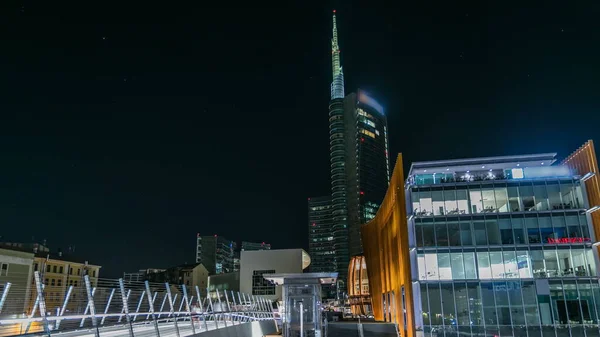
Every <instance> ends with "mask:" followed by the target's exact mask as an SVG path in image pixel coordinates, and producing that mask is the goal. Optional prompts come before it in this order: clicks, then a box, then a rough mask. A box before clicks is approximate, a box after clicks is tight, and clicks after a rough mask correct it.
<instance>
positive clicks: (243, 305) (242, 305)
mask: <svg viewBox="0 0 600 337" xmlns="http://www.w3.org/2000/svg"><path fill="white" fill-rule="evenodd" d="M238 301H239V302H240V309H241V311H242V318H243V320H244V322H248V321H249V319H248V313H247V310H246V301H242V294H240V292H239V291H238Z"/></svg>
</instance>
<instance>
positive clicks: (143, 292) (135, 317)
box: [133, 290, 146, 322]
mask: <svg viewBox="0 0 600 337" xmlns="http://www.w3.org/2000/svg"><path fill="white" fill-rule="evenodd" d="M144 295H146V290H144V291H142V296H140V300H139V301H138V305H137V308H136V309H135V315H133V321H134V322H135V321H136V320H137V317H138V312H140V307H141V306H142V300H144Z"/></svg>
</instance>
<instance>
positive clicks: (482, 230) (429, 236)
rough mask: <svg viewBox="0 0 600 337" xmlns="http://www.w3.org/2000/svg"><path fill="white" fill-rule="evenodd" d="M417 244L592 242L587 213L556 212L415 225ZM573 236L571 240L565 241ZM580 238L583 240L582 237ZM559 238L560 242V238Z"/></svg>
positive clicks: (421, 245)
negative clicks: (568, 213) (534, 215)
mask: <svg viewBox="0 0 600 337" xmlns="http://www.w3.org/2000/svg"><path fill="white" fill-rule="evenodd" d="M415 237H416V245H417V247H443V246H473V245H477V246H479V245H483V246H487V245H501V244H540V243H543V244H556V243H557V242H561V241H565V242H570V243H578V242H579V243H582V242H589V241H591V237H590V232H589V228H588V225H587V219H586V216H585V215H566V216H565V215H564V214H563V213H561V214H558V215H557V214H553V215H552V216H549V214H548V215H545V216H539V217H520V218H517V217H512V218H509V217H506V218H498V219H485V220H466V221H448V222H435V223H425V222H417V223H416V224H415ZM565 238H572V240H563V239H565ZM579 239H580V240H579ZM557 240H558V241H557Z"/></svg>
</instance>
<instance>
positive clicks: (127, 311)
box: [119, 278, 134, 337]
mask: <svg viewBox="0 0 600 337" xmlns="http://www.w3.org/2000/svg"><path fill="white" fill-rule="evenodd" d="M119 288H120V289H121V298H122V300H123V311H124V312H125V318H126V319H127V325H128V326H129V337H134V335H133V325H132V323H131V317H129V307H128V304H127V302H128V301H129V295H130V294H131V289H129V291H127V294H125V285H124V284H123V279H122V278H120V279H119ZM119 321H120V318H119Z"/></svg>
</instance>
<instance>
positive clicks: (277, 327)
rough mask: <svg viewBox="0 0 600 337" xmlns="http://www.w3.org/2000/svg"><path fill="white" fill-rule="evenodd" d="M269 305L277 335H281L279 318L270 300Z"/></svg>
mask: <svg viewBox="0 0 600 337" xmlns="http://www.w3.org/2000/svg"><path fill="white" fill-rule="evenodd" d="M267 303H268V305H269V310H271V313H272V314H273V322H274V323H275V329H276V330H277V333H279V325H277V317H275V310H273V302H271V300H269V301H268V302H267ZM319 319H320V318H319ZM325 336H327V335H325Z"/></svg>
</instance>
